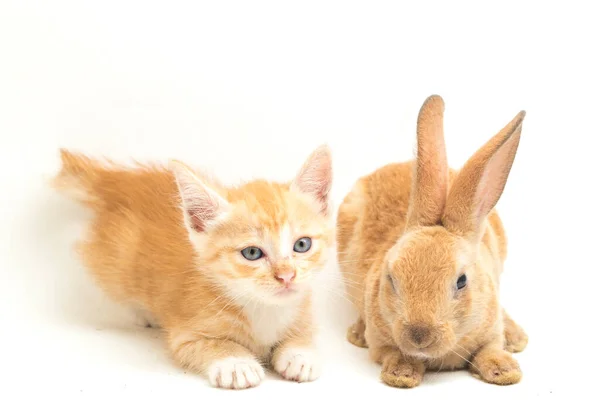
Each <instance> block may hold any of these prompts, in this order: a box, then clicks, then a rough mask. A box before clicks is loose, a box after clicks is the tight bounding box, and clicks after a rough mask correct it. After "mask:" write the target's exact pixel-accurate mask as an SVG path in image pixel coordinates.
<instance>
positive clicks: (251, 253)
mask: <svg viewBox="0 0 600 400" xmlns="http://www.w3.org/2000/svg"><path fill="white" fill-rule="evenodd" d="M263 255H264V253H263V251H262V250H261V249H259V248H258V247H254V246H250V247H246V248H245V249H244V250H242V256H244V258H245V259H246V260H250V261H256V260H258V259H259V258H261V257H262V256H263Z"/></svg>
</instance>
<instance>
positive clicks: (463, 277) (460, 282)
mask: <svg viewBox="0 0 600 400" xmlns="http://www.w3.org/2000/svg"><path fill="white" fill-rule="evenodd" d="M465 286H467V276H466V275H465V274H462V275H461V276H460V277H459V278H458V280H457V281H456V288H457V289H458V290H460V289H462V288H464V287H465Z"/></svg>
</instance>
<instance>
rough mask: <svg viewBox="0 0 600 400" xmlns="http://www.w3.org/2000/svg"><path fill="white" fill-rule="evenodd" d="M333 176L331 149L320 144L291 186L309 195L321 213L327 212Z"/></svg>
mask: <svg viewBox="0 0 600 400" xmlns="http://www.w3.org/2000/svg"><path fill="white" fill-rule="evenodd" d="M332 178H333V171H332V161H331V149H330V148H329V146H328V145H325V144H324V145H321V146H319V147H317V149H315V150H314V151H313V152H312V154H311V155H310V156H309V157H308V158H307V160H306V161H305V162H304V165H302V168H300V171H298V174H297V175H296V178H295V179H294V181H293V182H292V188H294V189H296V190H299V191H300V192H302V193H306V194H309V195H311V196H312V197H313V198H314V199H315V200H316V201H317V202H318V204H320V206H321V212H322V213H323V214H328V213H329V191H330V190H331V184H332Z"/></svg>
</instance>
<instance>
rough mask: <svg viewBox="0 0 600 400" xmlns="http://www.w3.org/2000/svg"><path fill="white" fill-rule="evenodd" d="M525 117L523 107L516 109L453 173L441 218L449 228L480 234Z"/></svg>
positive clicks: (505, 175) (507, 170) (501, 188)
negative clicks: (494, 133)
mask: <svg viewBox="0 0 600 400" xmlns="http://www.w3.org/2000/svg"><path fill="white" fill-rule="evenodd" d="M524 118H525V111H521V112H519V113H518V114H517V115H516V116H515V117H514V118H513V120H512V121H510V122H509V123H508V124H507V125H506V126H505V127H504V128H503V129H502V130H501V131H500V132H498V133H497V134H496V135H495V136H494V137H492V138H491V139H490V140H489V141H488V142H487V143H486V144H484V145H483V146H482V147H481V148H480V149H479V150H478V151H477V152H476V153H475V154H474V155H473V156H471V158H470V159H469V160H468V161H467V162H466V163H465V165H464V166H463V168H462V169H461V170H460V172H459V173H458V175H457V176H456V179H455V180H454V182H453V184H452V187H451V188H450V193H449V194H448V199H447V201H446V209H445V211H444V216H443V218H442V221H443V224H444V226H445V227H446V228H448V229H449V230H450V231H453V232H456V233H459V234H462V235H475V237H476V238H479V234H480V233H481V231H482V229H481V228H482V226H483V222H484V220H485V218H486V217H487V216H488V214H489V213H490V211H492V209H493V208H494V207H495V206H496V203H497V202H498V199H499V198H500V196H501V195H502V192H503V191H504V186H505V185H506V180H507V179H508V175H509V173H510V170H511V168H512V165H513V161H514V159H515V154H516V152H517V147H518V146H519V140H520V138H521V126H522V123H523V119H524Z"/></svg>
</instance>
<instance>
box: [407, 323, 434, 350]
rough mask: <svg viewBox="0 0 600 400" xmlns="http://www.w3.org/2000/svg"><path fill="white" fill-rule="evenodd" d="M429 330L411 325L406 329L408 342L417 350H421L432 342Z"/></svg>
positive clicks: (421, 326)
mask: <svg viewBox="0 0 600 400" xmlns="http://www.w3.org/2000/svg"><path fill="white" fill-rule="evenodd" d="M433 339H434V337H433V335H432V334H431V329H429V328H428V327H426V326H423V325H413V326H410V327H408V340H409V341H410V342H411V343H412V344H413V345H414V346H415V347H417V348H419V349H422V348H425V347H427V346H429V345H430V344H431V343H432V342H433Z"/></svg>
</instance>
